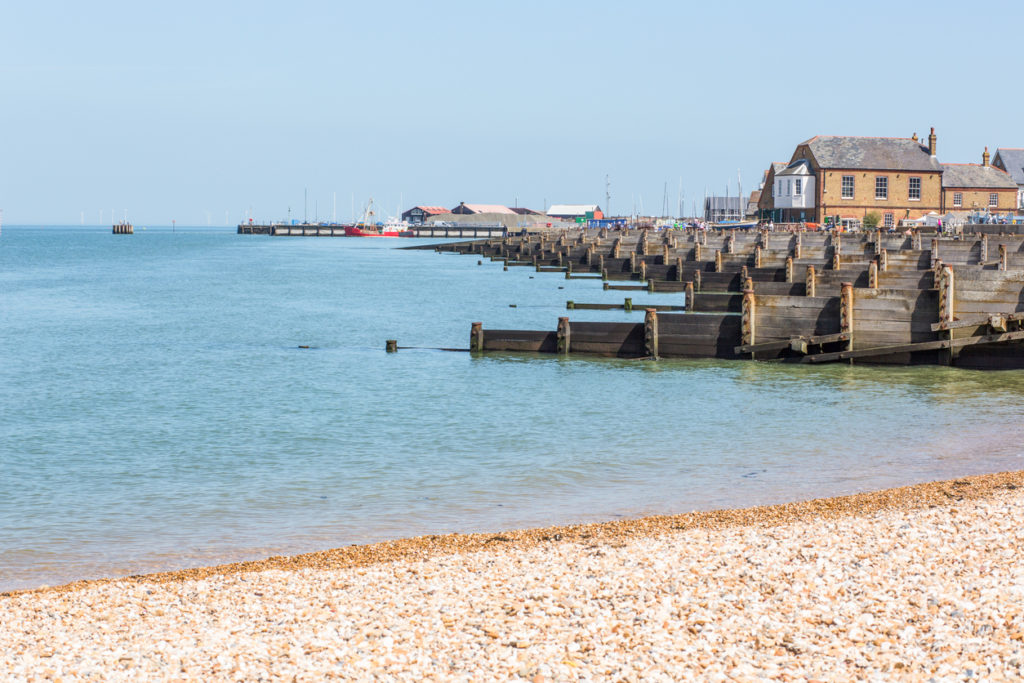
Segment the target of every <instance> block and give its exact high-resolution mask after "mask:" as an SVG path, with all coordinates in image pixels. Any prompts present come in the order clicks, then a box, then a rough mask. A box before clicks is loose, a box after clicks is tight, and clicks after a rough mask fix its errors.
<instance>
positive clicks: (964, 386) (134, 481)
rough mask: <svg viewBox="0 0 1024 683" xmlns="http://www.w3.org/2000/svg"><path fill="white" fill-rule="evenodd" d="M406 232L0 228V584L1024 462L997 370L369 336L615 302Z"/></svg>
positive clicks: (868, 485) (532, 320) (1016, 422)
mask: <svg viewBox="0 0 1024 683" xmlns="http://www.w3.org/2000/svg"><path fill="white" fill-rule="evenodd" d="M411 243H414V242H413V241H411V240H401V241H398V240H368V239H355V238H350V239H344V238H336V239H335V238H274V239H271V238H268V237H263V236H248V235H245V236H243V235H235V234H234V233H233V232H231V231H227V230H224V229H221V230H214V229H187V230H183V229H181V228H179V229H178V230H177V232H174V233H172V232H171V231H170V230H169V229H152V228H151V229H148V230H145V231H141V230H140V231H139V232H137V233H136V234H135V235H132V236H114V235H111V234H109V229H102V230H101V229H88V228H52V227H47V228H28V227H20V228H19V227H10V226H4V228H3V232H2V234H0V406H2V418H0V589H5V588H15V587H29V586H36V585H40V584H44V583H46V584H54V583H60V582H64V581H68V580H72V579H77V578H87V577H98V576H112V575H120V574H134V573H140V572H149V571H156V570H161V569H170V568H179V567H184V566H193V565H202V564H214V563H219V562H225V561H233V560H240V559H250V558H259V557H265V556H267V555H272V554H284V553H297V552H302V551H307V550H315V549H322V548H328V547H336V546H341V545H346V544H349V543H363V542H370V541H374V540H380V539H385V538H394V537H401V536H410V535H417V534H421V533H444V532H450V531H478V530H495V529H501V528H511V527H524V526H538V525H546V524H555V523H571V522H578V521H594V520H605V519H613V518H617V517H622V516H628V517H632V516H639V515H643V514H652V513H673V512H686V511H689V510H693V509H708V508H717V507H737V506H747V505H754V504H761V503H772V502H781V501H787V500H794V499H800V498H809V497H818V496H826V495H835V494H843V493H852V492H856V491H864V490H869V489H878V488H883V487H887V486H893V485H901V484H908V483H914V482H920V481H927V480H934V479H941V478H947V477H955V476H961V475H967V474H974V473H981V472H994V471H1002V470H1012V469H1024V464H1022V457H1021V455H1022V452H1024V448H1022V447H1021V446H1020V445H1019V444H1020V443H1021V436H1024V429H1022V427H1021V425H1020V423H1021V420H1020V418H1021V415H1022V411H1021V409H1020V406H1021V404H1022V401H1024V373H1021V372H998V373H978V372H971V371H962V370H956V369H948V368H882V367H868V366H852V367H851V366H845V365H833V366H825V367H795V366H790V365H785V366H783V365H774V364H766V363H724V362H714V361H677V362H670V361H661V362H656V363H654V362H645V361H622V360H613V359H570V360H566V359H559V358H555V357H531V356H527V355H518V356H517V355H494V356H471V355H470V354H468V353H459V352H447V351H438V350H433V349H432V348H423V349H408V350H402V351H400V352H399V353H397V354H386V353H385V352H384V340H385V339H389V338H391V339H398V341H399V343H400V344H401V345H402V346H416V347H434V348H437V347H460V348H465V347H466V346H468V339H469V328H470V323H471V322H472V321H475V320H480V321H483V322H484V325H485V327H490V328H500V327H517V328H531V329H552V330H553V329H554V328H555V326H556V321H557V318H558V316H560V315H566V311H565V301H566V300H568V299H573V300H576V301H590V302H613V301H621V300H622V298H623V294H624V293H623V292H605V291H603V290H602V289H601V287H600V285H599V284H598V283H595V282H591V281H580V280H571V281H567V280H564V279H562V278H561V277H560V276H559V275H557V274H538V273H534V272H533V271H532V270H530V269H527V268H510V269H509V271H508V272H502V270H501V266H500V265H499V264H496V263H491V262H489V261H484V262H483V264H482V265H477V259H476V258H473V257H467V256H454V255H441V254H436V253H433V252H431V251H404V250H401V249H397V248H396V247H399V246H408V245H409V244H411ZM626 294H630V295H632V297H633V299H634V302H635V303H636V305H637V306H638V308H639V310H638V311H637V312H635V313H632V314H626V313H624V312H622V311H608V312H603V311H572V312H569V315H571V317H572V318H573V319H574V320H636V321H639V320H642V318H643V313H642V306H643V304H644V303H645V302H650V303H656V302H660V303H671V302H677V301H679V300H680V299H681V295H671V294H661V295H648V294H646V293H643V292H628V293H626ZM510 304H515V308H512V307H510ZM302 345H308V346H310V347H312V348H310V349H300V348H298V347H299V346H302Z"/></svg>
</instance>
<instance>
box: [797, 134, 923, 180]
mask: <svg viewBox="0 0 1024 683" xmlns="http://www.w3.org/2000/svg"><path fill="white" fill-rule="evenodd" d="M801 144H802V145H807V146H808V147H809V148H810V150H811V153H812V154H814V158H815V160H816V161H817V162H818V166H820V167H821V168H857V169H864V170H879V171H941V170H942V167H941V166H940V165H939V162H938V160H936V159H935V157H933V156H931V155H930V154H928V148H927V147H926V146H924V145H922V144H921V143H920V142H918V141H917V140H913V139H911V138H860V137H851V136H845V135H818V136H816V137H813V138H811V139H810V140H807V141H806V142H802V143H801Z"/></svg>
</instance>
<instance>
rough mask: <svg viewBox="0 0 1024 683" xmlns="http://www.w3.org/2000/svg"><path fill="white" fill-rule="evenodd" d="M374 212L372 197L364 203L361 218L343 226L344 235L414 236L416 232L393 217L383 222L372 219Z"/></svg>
mask: <svg viewBox="0 0 1024 683" xmlns="http://www.w3.org/2000/svg"><path fill="white" fill-rule="evenodd" d="M375 215H376V212H375V211H374V210H373V199H370V201H369V202H368V203H367V205H366V210H365V211H363V216H362V219H361V220H360V221H359V222H358V223H355V224H353V225H346V226H345V236H346V237H415V236H416V234H415V233H414V232H413V231H412V230H411V229H410V228H409V224H408V223H406V222H405V221H400V220H397V219H394V218H389V219H388V220H386V221H384V222H383V223H377V222H375V221H374V217H375Z"/></svg>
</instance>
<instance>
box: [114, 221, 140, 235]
mask: <svg viewBox="0 0 1024 683" xmlns="http://www.w3.org/2000/svg"><path fill="white" fill-rule="evenodd" d="M112 232H113V234H115V235H134V234H135V228H134V226H132V224H131V223H129V222H128V221H120V222H117V223H114V226H113V230H112Z"/></svg>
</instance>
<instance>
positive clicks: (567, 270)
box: [565, 259, 572, 280]
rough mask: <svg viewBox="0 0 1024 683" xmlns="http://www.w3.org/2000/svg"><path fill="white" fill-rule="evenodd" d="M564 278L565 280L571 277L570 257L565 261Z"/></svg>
mask: <svg viewBox="0 0 1024 683" xmlns="http://www.w3.org/2000/svg"><path fill="white" fill-rule="evenodd" d="M565 279H566V280H571V279H572V260H571V259H570V260H568V261H566V262H565Z"/></svg>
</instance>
